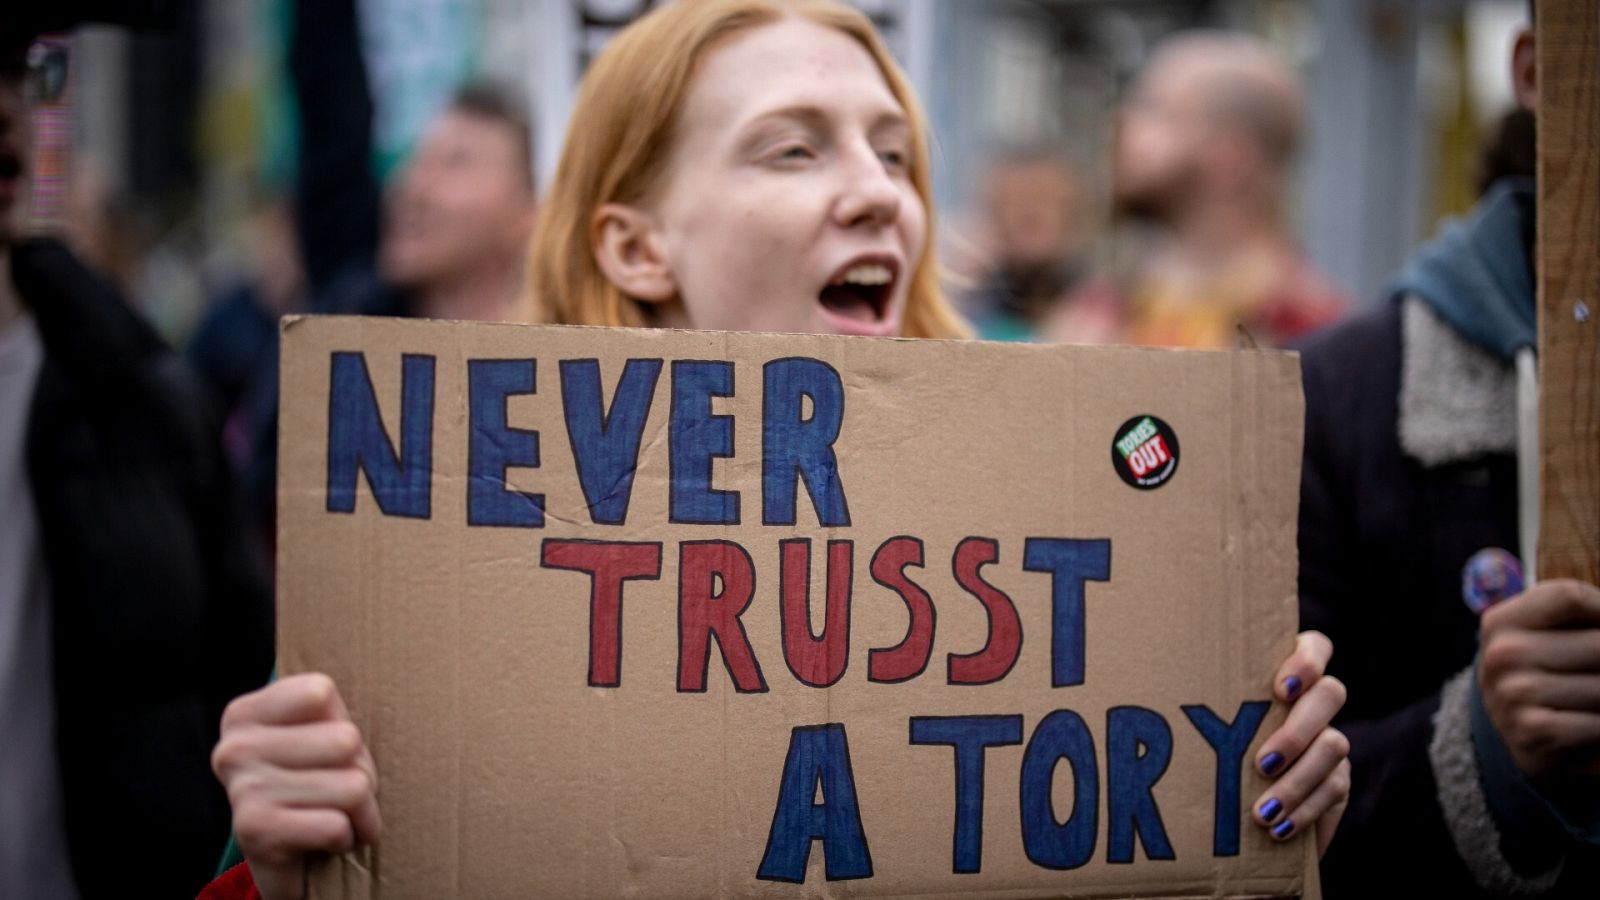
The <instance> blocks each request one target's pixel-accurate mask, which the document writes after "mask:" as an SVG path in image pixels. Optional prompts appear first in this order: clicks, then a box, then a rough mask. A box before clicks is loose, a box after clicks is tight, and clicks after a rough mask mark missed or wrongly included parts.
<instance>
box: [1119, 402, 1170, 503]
mask: <svg viewBox="0 0 1600 900" xmlns="http://www.w3.org/2000/svg"><path fill="white" fill-rule="evenodd" d="M1111 465H1112V467H1113V468H1115V469H1116V470H1117V474H1118V475H1119V476H1121V477H1122V480H1123V481H1124V482H1127V483H1128V484H1130V485H1132V486H1133V487H1136V488H1138V489H1139V490H1141V491H1150V490H1154V489H1156V488H1158V487H1161V486H1162V485H1163V484H1166V483H1167V482H1168V481H1170V480H1172V476H1173V475H1174V474H1175V473H1177V471H1178V435H1177V434H1176V433H1175V432H1174V431H1173V430H1172V426H1171V425H1168V424H1167V423H1166V422H1163V421H1161V420H1160V419H1158V418H1156V417H1155V416H1151V415H1138V416H1134V417H1133V418H1131V419H1129V420H1128V421H1126V422H1123V423H1122V427H1121V428H1118V429H1117V433H1116V436H1115V437H1114V438H1113V439H1112V441H1111Z"/></svg>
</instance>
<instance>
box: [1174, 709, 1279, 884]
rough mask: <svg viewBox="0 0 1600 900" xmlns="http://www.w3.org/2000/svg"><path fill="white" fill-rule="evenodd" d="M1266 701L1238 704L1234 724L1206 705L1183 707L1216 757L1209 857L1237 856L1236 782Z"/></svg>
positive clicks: (1185, 713) (1238, 780)
mask: <svg viewBox="0 0 1600 900" xmlns="http://www.w3.org/2000/svg"><path fill="white" fill-rule="evenodd" d="M1267 706H1268V704H1267V702H1266V701H1265V700H1247V701H1245V702H1244V703H1241V704H1239V712H1238V714H1237V715H1235V716H1234V717H1233V722H1232V723H1229V722H1224V721H1223V720H1222V719H1221V718H1220V717H1219V716H1218V715H1217V714H1216V713H1214V712H1212V711H1211V708H1210V707H1209V706H1199V705H1194V706H1185V707H1184V708H1183V714H1184V715H1186V716H1188V717H1189V721H1190V723H1192V724H1193V725H1194V727H1195V730H1196V731H1198V732H1200V736H1201V737H1203V738H1205V739H1206V743H1208V744H1210V745H1211V749H1212V750H1213V751H1215V752H1216V754H1217V799H1216V805H1215V807H1214V809H1213V819H1214V821H1213V825H1212V829H1211V855H1212V856H1238V855H1239V782H1240V778H1241V775H1240V769H1241V767H1242V765H1243V763H1244V754H1245V751H1246V750H1248V749H1249V748H1250V742H1251V741H1252V740H1254V739H1255V736H1256V730H1257V729H1259V728H1260V727H1261V720H1262V719H1263V718H1264V717H1265V716H1266V715H1267Z"/></svg>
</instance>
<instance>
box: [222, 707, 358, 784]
mask: <svg viewBox="0 0 1600 900" xmlns="http://www.w3.org/2000/svg"><path fill="white" fill-rule="evenodd" d="M370 762H371V757H370V756H368V755H367V754H366V745H365V744H364V743H363V742H362V739H361V730H360V729H359V728H357V727H356V725H355V723H354V722H350V721H332V722H312V723H308V724H304V725H250V726H237V727H235V728H234V729H232V730H231V731H229V732H228V734H227V735H226V736H224V737H223V739H222V740H221V741H219V742H218V743H217V749H216V751H215V752H214V753H213V754H212V761H211V767H212V769H213V770H214V771H216V773H217V777H218V778H220V779H221V780H222V781H224V782H226V781H227V780H228V778H229V776H230V774H231V773H233V772H237V771H241V770H243V769H244V768H245V767H247V766H251V765H255V764H258V763H267V764H269V765H273V766H276V767H278V768H281V769H333V768H339V767H341V766H349V765H364V767H365V768H370Z"/></svg>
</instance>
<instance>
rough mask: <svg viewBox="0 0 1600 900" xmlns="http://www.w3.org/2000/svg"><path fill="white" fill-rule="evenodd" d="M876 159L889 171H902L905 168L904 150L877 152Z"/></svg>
mask: <svg viewBox="0 0 1600 900" xmlns="http://www.w3.org/2000/svg"><path fill="white" fill-rule="evenodd" d="M878 158H879V159H881V160H883V164H884V165H885V166H887V167H888V168H890V169H895V170H903V169H905V167H906V153H905V151H904V150H879V151H878Z"/></svg>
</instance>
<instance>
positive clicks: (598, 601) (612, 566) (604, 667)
mask: <svg viewBox="0 0 1600 900" xmlns="http://www.w3.org/2000/svg"><path fill="white" fill-rule="evenodd" d="M539 565H541V566H543V567H544V568H546V569H566V570H569V571H573V572H587V573H588V574H589V685H590V686H591V687H616V686H618V685H619V684H621V683H622V583H623V582H625V581H632V580H634V579H640V578H642V579H647V580H653V579H657V578H660V577H661V545H660V544H658V543H649V544H634V543H623V542H607V541H558V540H547V541H545V542H544V544H543V547H542V549H541V553H540V560H539Z"/></svg>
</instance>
